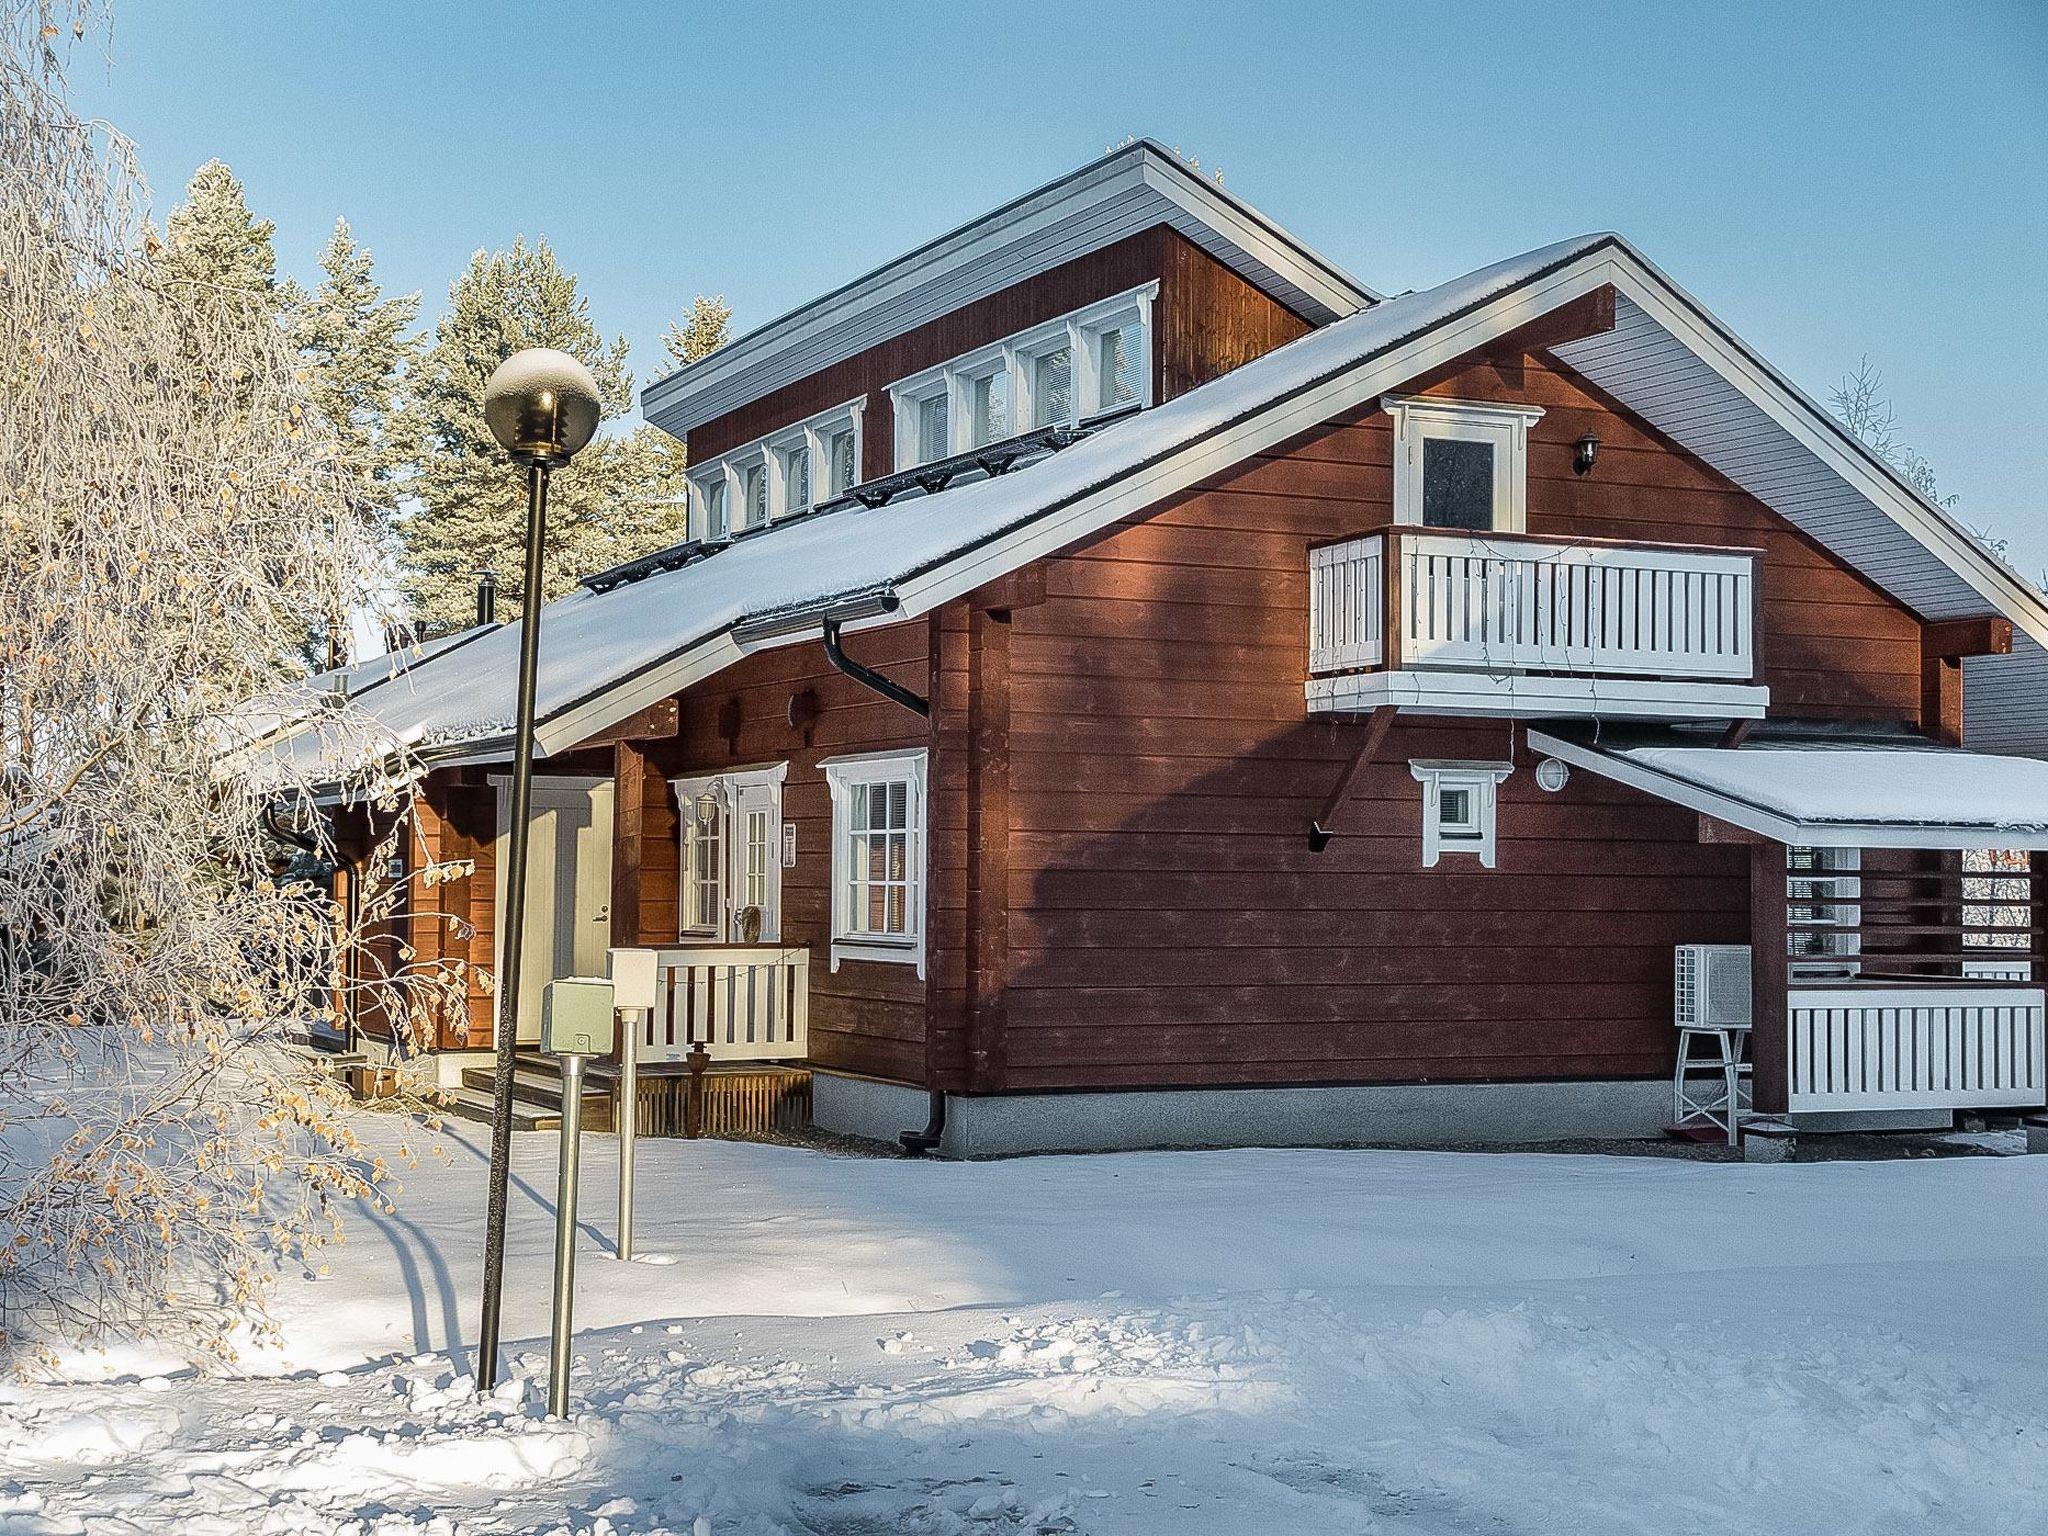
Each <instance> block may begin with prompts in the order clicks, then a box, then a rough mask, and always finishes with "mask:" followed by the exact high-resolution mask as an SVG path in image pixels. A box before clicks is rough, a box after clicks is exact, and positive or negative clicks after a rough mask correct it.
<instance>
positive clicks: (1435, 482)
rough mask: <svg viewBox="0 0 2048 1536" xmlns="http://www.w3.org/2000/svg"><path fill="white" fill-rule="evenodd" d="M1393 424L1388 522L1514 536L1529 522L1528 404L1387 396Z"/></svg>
mask: <svg viewBox="0 0 2048 1536" xmlns="http://www.w3.org/2000/svg"><path fill="white" fill-rule="evenodd" d="M1381 404H1383V405H1385V406H1386V408H1387V410H1388V412H1389V413H1390V414H1391V415H1392V416H1393V418H1394V521H1395V522H1397V523H1408V524H1413V525H1415V526H1418V527H1424V528H1461V529H1465V530H1467V531H1468V532H1473V533H1521V532H1522V531H1523V530H1524V529H1526V528H1527V526H1528V521H1529V508H1528V498H1529V425H1530V423H1531V422H1534V421H1535V420H1537V419H1538V418H1539V417H1541V416H1542V414H1543V412H1542V411H1541V410H1540V409H1538V408H1537V407H1535V406H1532V405H1496V404H1493V403H1492V402H1489V401H1477V400H1438V399H1435V398H1433V397H1425V396H1419V395H1388V396H1386V397H1385V398H1384V399H1383V400H1382V401H1381Z"/></svg>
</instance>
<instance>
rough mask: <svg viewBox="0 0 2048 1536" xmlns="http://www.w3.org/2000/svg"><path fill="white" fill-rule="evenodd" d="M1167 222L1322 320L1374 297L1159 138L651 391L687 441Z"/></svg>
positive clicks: (646, 409)
mask: <svg viewBox="0 0 2048 1536" xmlns="http://www.w3.org/2000/svg"><path fill="white" fill-rule="evenodd" d="M1156 224H1168V225H1171V226H1172V227H1173V228H1175V229H1177V230H1179V231H1180V232H1181V233H1182V234H1183V235H1186V236H1187V237H1188V238H1189V239H1191V240H1193V241H1194V243H1195V244H1197V245H1199V246H1201V247H1202V248H1203V249H1205V250H1207V251H1208V252H1209V253H1210V254H1211V255H1213V256H1215V257H1217V258H1218V259H1219V260H1221V261H1222V262H1223V263H1224V264H1225V265H1227V266H1229V267H1231V268H1232V269H1233V270H1235V271H1236V272H1237V273H1238V274H1239V275H1240V276H1242V277H1244V278H1246V279H1247V280H1248V281H1250V282H1252V283H1254V284H1256V285H1257V286H1258V287H1260V288H1261V289H1263V290H1264V291H1265V292H1267V293H1268V294H1270V295H1272V296H1273V297H1274V298H1276V299H1278V300H1279V301H1280V302H1282V303H1284V304H1286V305H1287V306H1288V307H1289V308H1291V309H1294V310H1296V311H1297V312H1299V313H1301V314H1302V315H1304V316H1305V317H1306V318H1307V319H1309V320H1311V321H1313V322H1315V323H1318V324H1321V323H1324V322H1327V321H1330V320H1335V319H1340V318H1342V317H1343V316H1345V315H1349V314H1355V313H1356V312H1357V311H1359V310H1360V309H1363V308H1365V307H1366V306H1367V305H1369V304H1371V303H1373V302H1374V301H1375V300H1376V299H1377V298H1378V295H1377V294H1375V293H1374V292H1373V291H1372V290H1371V289H1369V288H1367V287H1366V286H1365V285H1364V284H1362V283H1360V282H1358V281H1357V279H1355V278H1353V277H1352V276H1350V274H1348V273H1346V272H1344V271H1343V270H1342V269H1341V268H1339V267H1337V266H1336V265H1334V264H1333V263H1331V262H1330V261H1328V260H1326V259H1325V258H1324V257H1322V256H1320V255H1318V254H1317V253H1316V252H1315V251H1313V250H1311V249H1310V248H1309V247H1308V246H1306V245H1304V244H1303V243H1302V242H1301V241H1299V240H1297V239H1295V238H1294V236H1292V235H1291V234H1289V233H1288V232H1287V231H1286V230H1284V229H1282V228H1281V227H1280V226H1279V225H1278V224H1275V223H1274V222H1273V221H1272V220H1270V219H1268V218H1266V217H1265V216H1264V215H1262V214H1260V213H1258V212H1257V211H1256V210H1255V209H1253V208H1251V207H1250V206H1248V205H1247V204H1245V203H1243V202H1241V201H1240V200H1239V199H1237V198H1236V197H1234V196H1232V195H1231V194H1230V193H1228V192H1226V191H1224V190H1223V189H1222V188H1221V187H1219V186H1216V185H1214V184H1213V183H1211V182H1207V181H1204V180H1203V179H1202V178H1201V177H1199V176H1197V175H1195V174H1194V173H1193V172H1192V171H1190V170H1189V169H1188V168H1187V167H1186V166H1184V165H1182V164H1181V163H1180V162H1179V160H1178V159H1177V158H1176V157H1174V156H1173V155H1172V154H1171V153H1170V152H1168V151H1167V150H1165V149H1162V148H1161V147H1160V146H1159V145H1157V144H1155V143H1153V142H1151V141H1150V140H1141V141H1139V142H1138V143H1136V144H1133V145H1130V146H1128V147H1127V148H1124V149H1120V150H1115V151H1112V152H1111V153H1110V154H1108V155H1105V156H1103V157H1102V158H1101V159H1099V160H1095V161H1092V162H1091V163H1089V164H1088V165H1085V166H1083V167H1081V168H1080V169H1079V170H1077V171H1073V172H1070V173H1069V174H1068V175H1066V176H1063V177H1061V178H1059V179H1058V180H1057V181H1053V182H1050V183H1048V184H1047V185H1045V186H1043V187H1039V188H1037V189H1036V190H1035V191H1032V192H1028V193H1026V194H1025V195H1024V196H1022V197H1020V198H1018V199H1016V200H1015V201H1014V202H1011V203H1008V204H1006V205H1004V206H1003V207H1001V208H998V209H996V210H995V211H994V212H992V213H988V214H984V215H983V216H982V217H980V218H978V219H975V220H974V221H972V222H971V223H968V224H965V225H963V226H961V227H960V228H958V229H955V230H953V231H952V232H951V233H949V234H945V235H942V236H940V237H939V238H938V239H936V240H933V241H930V242H928V243H926V244H925V245H923V246H920V247H919V248H918V249H916V250H914V251H911V252H908V253H907V254H905V255H902V256H899V257H897V258H895V259H894V260H892V261H890V262H888V263H886V264H885V265H883V266H881V267H878V268H877V269H876V270H874V271H873V272H870V273H868V274H867V275H866V276H865V277H861V278H857V279H855V280H854V281H853V282H851V283H848V284H846V285H845V286H844V287H841V288H838V289H835V290H834V291H833V292H831V293H828V294H825V295H823V296H822V297H820V298H817V299H814V300H812V301H811V302H810V303H808V304H805V305H803V306H801V307H800V308H798V309H794V310H792V311H790V312H789V313H788V314H785V315H783V316H781V317H780V318H778V319H775V320H771V321H770V322H768V323H767V324H766V325H763V326H760V327H758V328H757V329H755V330H753V331H750V332H748V333H747V334H746V335H744V336H741V337H739V338H737V339H736V340H733V341H730V342H728V343H726V345H724V346H723V347H720V348H719V349H718V350H717V351H716V352H713V353H711V354H710V355H709V356H707V357H705V358H703V359H701V360H699V361H698V362H695V363H692V364H690V365H689V366H688V367H686V368H683V369H681V370H680V371H678V372H676V373H673V374H670V375H669V376H668V377H667V378H664V379H659V380H656V381H655V382H654V383H652V384H650V385H648V386H647V388H646V389H644V390H642V391H641V395H640V406H641V413H642V414H643V415H644V416H645V417H646V418H647V420H648V421H650V422H652V423H653V424H654V425H656V426H658V427H660V428H661V429H662V430H663V431H666V432H670V433H672V434H674V435H675V436H677V437H681V436H682V435H684V434H685V433H686V432H688V431H690V429H691V428H693V427H696V426H700V425H702V424H703V423H704V422H706V421H709V420H711V419H713V418H714V417H717V416H722V415H724V414H725V413H726V412H728V411H732V410H736V409H738V408H739V407H741V406H743V405H746V404H748V403H749V402H751V401H753V400H758V399H760V398H761V397H762V396H764V395H767V394H770V393H772V392H773V391H775V390H777V389H781V388H783V387H785V386H786V385H789V384H793V383H795V382H797V381H798V380H799V379H802V378H806V377H808V376H809V375H811V374H814V373H817V372H818V371H820V370H821V369H824V368H829V367H831V366H832V365H833V364H835V363H838V362H843V361H844V360H845V359H847V358H849V357H852V356H855V355H856V354H858V353H860V352H863V351H865V350H867V349H868V348H869V347H873V346H876V345H879V344H880V343H882V342H884V341H887V340H889V339H891V338H893V337H895V336H900V335H902V334H904V333H905V332H906V331H909V330H912V329H915V328H916V327H917V326H919V325H923V324H925V323H926V322H928V321H930V320H934V319H937V318H939V317H940V316H942V315H945V314H948V313H951V312H952V311H954V310H957V309H959V308H960V307H961V306H962V305H965V304H970V303H973V302H974V301H975V300H977V299H981V298H986V297H987V296H988V295H990V294H992V293H997V292H1000V291H1001V290H1002V289H1004V288H1009V287H1013V286H1015V285H1016V284H1017V283H1020V282H1023V281H1026V280H1027V279H1029V278H1030V277H1032V276H1034V275H1036V274H1037V273H1039V272H1043V271H1047V270H1050V269H1051V268H1053V267H1056V266H1059V265H1061V264H1062V263H1065V262H1069V261H1073V260H1075V259H1076V258H1078V257H1081V256H1085V255H1087V254H1088V253H1089V252H1091V251H1095V250H1099V249H1101V248H1102V247H1104V246H1106V245H1110V244H1113V243H1114V242H1116V241H1118V240H1121V239H1124V238H1126V237H1127V236H1129V235H1133V234H1137V233H1139V232H1140V231H1142V230H1145V229H1149V228H1151V227H1153V226H1154V225H1156Z"/></svg>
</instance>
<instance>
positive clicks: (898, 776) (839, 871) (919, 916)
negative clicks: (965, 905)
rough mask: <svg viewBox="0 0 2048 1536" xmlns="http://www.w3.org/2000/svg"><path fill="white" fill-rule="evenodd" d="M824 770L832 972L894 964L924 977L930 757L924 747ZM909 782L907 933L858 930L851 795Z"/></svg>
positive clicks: (854, 757)
mask: <svg viewBox="0 0 2048 1536" xmlns="http://www.w3.org/2000/svg"><path fill="white" fill-rule="evenodd" d="M818 766H819V767H820V768H822V769H824V771H825V783H826V787H827V788H828V789H829V791H830V793H831V797H832V871H831V874H832V891H831V900H832V969H833V970H835V971H836V970H838V969H839V965H840V962H841V961H843V960H875V961H881V962H884V963H887V964H894V965H914V966H916V967H917V974H918V977H919V979H922V978H923V977H924V973H925V966H924V957H925V922H924V905H925V896H926V870H925V850H926V843H927V836H926V821H927V808H926V796H925V769H926V753H925V749H924V748H923V747H907V748H902V749H899V750H894V751H888V752H855V753H848V754H845V755H843V756H839V757H828V758H826V759H824V760H823V761H822V762H820V763H819V764H818ZM899 781H901V782H904V783H907V784H908V786H909V789H908V791H907V793H906V794H905V797H904V804H905V810H904V826H905V831H906V834H907V837H906V843H907V846H906V848H905V850H904V867H905V871H906V876H907V879H908V889H906V890H905V892H904V896H903V920H904V923H905V925H906V927H907V929H908V931H907V932H906V933H904V934H903V935H902V936H900V937H897V936H886V935H881V934H874V933H869V932H867V931H865V930H861V929H856V928H855V927H854V926H853V924H852V921H851V917H852V907H851V901H850V899H849V893H850V892H851V889H852V884H851V881H852V875H853V869H852V857H851V850H850V846H849V845H850V840H851V838H852V836H853V803H852V796H853V791H854V790H855V789H856V788H860V787H865V786H867V785H870V784H878V783H879V784H890V783H896V782H899Z"/></svg>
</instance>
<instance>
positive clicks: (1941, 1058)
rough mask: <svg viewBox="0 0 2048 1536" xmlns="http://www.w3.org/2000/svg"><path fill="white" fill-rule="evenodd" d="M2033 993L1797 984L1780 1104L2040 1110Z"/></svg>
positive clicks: (2041, 1079)
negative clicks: (1784, 1090) (1784, 1089)
mask: <svg viewBox="0 0 2048 1536" xmlns="http://www.w3.org/2000/svg"><path fill="white" fill-rule="evenodd" d="M2043 1000H2044V994H2043V992H2042V989H2041V988H2039V987H2000V986H1975V987H1971V986H1958V987H1887V986H1883V985H1880V984H1871V985H1864V986H1850V987H1825V988H1821V987H1795V988H1793V989H1792V992H1791V995H1790V997H1789V998H1788V1000H1787V1007H1786V1021H1787V1025H1788V1028H1789V1030H1790V1036H1791V1038H1790V1042H1789V1043H1790V1051H1789V1054H1788V1064H1789V1068H1790V1074H1789V1075H1790V1082H1789V1093H1788V1099H1787V1105H1786V1107H1787V1108H1788V1109H1790V1110H1791V1111H1792V1112H1793V1113H1795V1114H1797V1113H1800V1112H1802V1111H1813V1110H1838V1109H1842V1110H1848V1109H1854V1110H1866V1109H1984V1108H1994V1107H2001V1106H2002V1107H2019V1106H2024V1105H2029V1104H2039V1103H2040V1102H2041V1101H2042V1097H2043V1094H2044V1092H2048V1075H2044V1069H2043V1043H2042V1019H2043V1012H2044V1008H2043Z"/></svg>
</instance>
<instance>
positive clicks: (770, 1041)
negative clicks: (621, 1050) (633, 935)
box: [634, 944, 811, 1065]
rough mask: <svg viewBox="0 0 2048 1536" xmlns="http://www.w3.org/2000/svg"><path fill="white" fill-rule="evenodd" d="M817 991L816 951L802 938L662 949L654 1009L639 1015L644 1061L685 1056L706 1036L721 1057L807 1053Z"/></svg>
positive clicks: (638, 1044) (782, 1057)
mask: <svg viewBox="0 0 2048 1536" xmlns="http://www.w3.org/2000/svg"><path fill="white" fill-rule="evenodd" d="M810 997H811V952H810V951H809V950H808V949H805V948H804V947H803V946H801V945H784V944H705V945H699V946H694V947H691V948H687V949H680V948H679V949H664V950H660V951H658V952H657V954H656V959H655V997H654V1009H653V1011H652V1012H650V1013H647V1014H644V1015H641V1016H640V1017H639V1018H638V1020H637V1027H638V1028H639V1029H640V1031H641V1033H640V1035H639V1037H638V1039H637V1040H636V1041H635V1042H634V1044H635V1055H636V1056H637V1058H638V1059H639V1061H640V1062H641V1063H642V1064H643V1065H647V1064H650V1063H652V1064H659V1063H662V1062H671V1061H674V1062H680V1061H685V1060H687V1059H688V1057H689V1054H690V1047H691V1046H692V1045H694V1044H697V1043H698V1042H700V1041H701V1042H702V1043H703V1045H704V1049H705V1052H706V1054H707V1055H708V1056H709V1057H710V1059H711V1060H712V1061H713V1062H727V1061H801V1060H803V1059H804V1057H805V1056H806V1055H807V1054H808V1053H809V1050H810V1012H811V1009H810Z"/></svg>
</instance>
